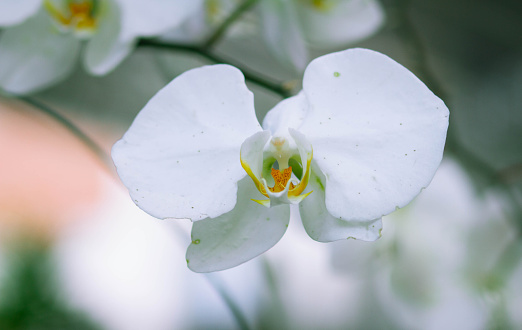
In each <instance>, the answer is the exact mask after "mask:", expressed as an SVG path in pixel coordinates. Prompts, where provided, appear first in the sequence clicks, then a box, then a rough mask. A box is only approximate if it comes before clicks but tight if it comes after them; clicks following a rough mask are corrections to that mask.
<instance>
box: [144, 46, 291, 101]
mask: <svg viewBox="0 0 522 330" xmlns="http://www.w3.org/2000/svg"><path fill="white" fill-rule="evenodd" d="M138 46H139V47H150V48H162V49H167V50H172V51H180V52H188V53H194V54H197V55H199V56H201V57H203V58H205V59H207V60H209V61H211V62H213V63H223V64H229V65H232V66H235V67H237V68H239V69H240V70H241V71H242V72H243V75H244V76H245V79H246V80H247V81H249V82H252V83H254V84H256V85H258V86H260V87H263V88H265V89H267V90H269V91H272V92H274V93H275V94H277V95H279V96H281V97H282V98H287V97H290V96H292V95H293V94H292V92H291V90H290V89H289V88H287V87H285V85H284V84H283V83H277V82H273V81H272V80H270V79H269V78H267V77H263V76H262V75H261V74H260V73H258V72H255V71H253V70H251V69H248V68H247V67H246V66H244V65H242V64H240V63H237V62H235V61H234V60H232V59H230V58H225V57H222V56H218V55H216V54H214V53H212V52H210V51H208V50H206V49H204V48H203V47H200V46H194V45H185V44H177V43H171V42H162V41H158V40H152V39H141V40H140V41H139V43H138Z"/></svg>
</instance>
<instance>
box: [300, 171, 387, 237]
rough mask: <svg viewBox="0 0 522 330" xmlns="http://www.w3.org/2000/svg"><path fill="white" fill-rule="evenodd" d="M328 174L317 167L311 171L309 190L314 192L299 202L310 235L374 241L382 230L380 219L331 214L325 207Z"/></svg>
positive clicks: (304, 223)
mask: <svg viewBox="0 0 522 330" xmlns="http://www.w3.org/2000/svg"><path fill="white" fill-rule="evenodd" d="M324 184H325V178H324V176H323V175H322V174H321V173H319V172H318V171H315V173H314V171H312V175H311V177H310V183H309V184H308V186H309V188H308V189H309V190H313V193H312V194H310V196H308V197H307V198H305V199H304V200H303V201H302V202H301V203H299V213H300V215H301V220H302V221H303V226H304V227H305V230H306V232H307V233H308V235H309V236H310V237H311V238H312V239H314V240H316V241H319V242H332V241H337V240H342V239H359V240H363V241H375V240H376V239H378V238H379V237H380V232H381V230H382V222H381V219H380V218H379V219H375V220H369V221H354V220H349V219H347V220H343V219H340V218H336V217H334V216H332V215H331V214H330V213H329V212H328V210H327V209H326V204H325V192H324Z"/></svg>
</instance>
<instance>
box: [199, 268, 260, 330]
mask: <svg viewBox="0 0 522 330" xmlns="http://www.w3.org/2000/svg"><path fill="white" fill-rule="evenodd" d="M204 277H205V278H206V279H207V281H208V282H209V283H210V285H211V286H212V287H213V288H214V290H216V292H217V293H218V294H219V296H220V297H221V299H223V302H224V303H225V304H226V305H227V307H228V309H229V310H230V312H232V315H233V316H234V319H235V320H236V322H237V325H238V326H239V328H240V329H242V330H248V329H250V326H249V325H248V322H247V318H246V317H245V315H244V314H243V312H242V311H241V309H240V308H239V307H238V306H237V305H236V303H235V302H234V300H233V299H232V298H231V297H230V296H229V295H228V293H227V292H226V290H225V289H224V288H223V285H222V284H221V283H219V281H218V280H217V278H216V277H215V276H214V275H213V274H205V275H204Z"/></svg>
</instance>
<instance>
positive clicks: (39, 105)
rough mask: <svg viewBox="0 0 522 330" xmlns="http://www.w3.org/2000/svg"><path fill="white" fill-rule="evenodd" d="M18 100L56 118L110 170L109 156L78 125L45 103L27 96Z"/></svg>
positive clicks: (111, 167) (111, 168) (111, 169)
mask: <svg viewBox="0 0 522 330" xmlns="http://www.w3.org/2000/svg"><path fill="white" fill-rule="evenodd" d="M18 99H19V100H21V101H23V102H25V103H27V104H29V105H31V106H33V107H34V108H36V109H38V110H40V111H42V112H43V113H45V114H47V115H48V116H49V117H51V118H53V119H54V120H56V121H57V122H58V123H59V124H61V125H62V126H63V127H65V128H66V129H67V130H68V131H69V132H71V133H72V134H73V135H74V136H76V137H77V138H78V139H79V140H80V141H82V142H83V143H84V144H85V145H86V146H87V148H89V149H90V150H91V151H92V152H93V153H94V154H95V155H96V156H97V157H98V158H99V159H100V160H101V162H102V163H103V165H105V167H106V168H107V169H108V170H109V171H110V172H112V171H113V165H112V161H111V159H110V158H109V156H108V155H107V154H106V153H105V151H104V150H103V149H102V148H101V147H100V146H99V145H98V144H97V143H96V142H94V140H92V139H91V138H90V137H89V136H88V135H87V134H85V133H84V132H83V131H82V130H81V129H80V128H79V127H78V126H76V125H75V124H74V123H73V122H72V121H70V120H69V119H67V118H65V117H64V116H62V115H61V114H60V113H59V112H58V111H56V110H54V109H52V108H51V107H49V106H47V105H46V104H44V103H42V102H40V101H37V100H35V99H33V98H32V97H29V96H19V97H18Z"/></svg>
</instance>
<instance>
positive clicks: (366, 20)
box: [296, 0, 384, 48]
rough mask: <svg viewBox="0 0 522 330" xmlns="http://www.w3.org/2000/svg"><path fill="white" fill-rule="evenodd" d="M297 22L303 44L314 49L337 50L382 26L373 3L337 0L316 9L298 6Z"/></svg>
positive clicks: (380, 13)
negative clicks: (307, 44) (298, 19)
mask: <svg viewBox="0 0 522 330" xmlns="http://www.w3.org/2000/svg"><path fill="white" fill-rule="evenodd" d="M296 7H297V8H298V13H299V18H300V21H301V23H302V24H301V26H302V29H303V34H304V37H305V39H306V40H307V42H308V43H309V44H310V45H311V46H315V47H330V48H334V47H339V46H343V45H347V44H349V43H354V42H357V41H359V40H361V39H364V38H367V37H369V36H371V35H372V34H374V33H375V32H376V31H377V30H378V29H379V28H380V27H381V26H382V25H383V23H384V11H383V9H382V8H381V6H380V5H379V2H378V1H376V0H340V1H335V2H334V1H331V2H329V3H328V2H327V4H325V8H317V7H315V6H313V5H311V4H309V3H307V4H302V3H301V4H300V5H299V6H296Z"/></svg>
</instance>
